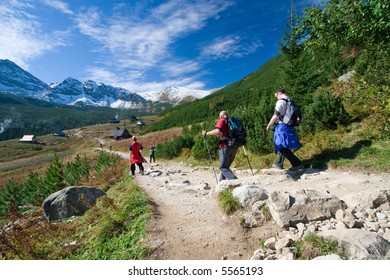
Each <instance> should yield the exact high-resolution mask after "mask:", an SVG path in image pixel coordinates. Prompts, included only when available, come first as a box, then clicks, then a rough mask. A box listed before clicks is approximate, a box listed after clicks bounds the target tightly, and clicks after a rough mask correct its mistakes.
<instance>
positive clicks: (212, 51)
mask: <svg viewBox="0 0 390 280" xmlns="http://www.w3.org/2000/svg"><path fill="white" fill-rule="evenodd" d="M248 41H249V40H247V39H246V38H243V37H241V36H238V35H227V36H223V37H219V38H216V39H215V40H214V41H213V42H211V43H210V44H209V45H206V46H204V47H203V48H202V51H201V53H202V56H203V57H204V58H206V59H209V60H216V59H227V58H231V57H243V56H245V55H248V54H251V53H254V52H255V51H256V50H257V49H258V48H259V47H261V46H263V44H262V43H261V42H260V41H256V40H255V41H252V42H248Z"/></svg>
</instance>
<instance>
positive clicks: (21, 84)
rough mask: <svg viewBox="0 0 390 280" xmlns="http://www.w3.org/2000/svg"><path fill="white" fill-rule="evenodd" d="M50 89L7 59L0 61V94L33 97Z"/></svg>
mask: <svg viewBox="0 0 390 280" xmlns="http://www.w3.org/2000/svg"><path fill="white" fill-rule="evenodd" d="M49 88H50V87H49V85H47V84H46V83H44V82H42V81H41V80H39V79H38V78H36V77H34V76H33V75H31V74H30V73H29V72H27V71H25V70H23V69H22V68H20V67H19V66H18V65H16V64H15V63H14V62H12V61H10V60H8V59H0V92H6V93H12V94H17V95H22V96H31V97H33V96H34V95H35V94H36V93H37V92H43V91H46V90H48V89H49Z"/></svg>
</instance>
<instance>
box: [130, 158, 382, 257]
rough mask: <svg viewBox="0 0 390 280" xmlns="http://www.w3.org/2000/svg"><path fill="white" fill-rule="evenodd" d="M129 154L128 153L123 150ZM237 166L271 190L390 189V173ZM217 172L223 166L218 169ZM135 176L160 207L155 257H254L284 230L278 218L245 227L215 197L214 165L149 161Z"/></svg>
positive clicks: (150, 240)
mask: <svg viewBox="0 0 390 280" xmlns="http://www.w3.org/2000/svg"><path fill="white" fill-rule="evenodd" d="M124 156H125V155H124ZM254 171H255V175H252V174H251V171H250V170H234V172H235V173H236V175H237V176H238V177H239V179H238V180H237V181H238V182H239V183H240V184H247V185H256V186H259V187H261V188H262V189H264V190H266V191H267V192H268V193H269V192H272V191H297V190H301V189H305V190H306V189H309V190H323V191H327V192H329V193H330V194H333V195H335V196H337V197H345V196H350V195H351V194H354V193H356V194H358V193H360V192H362V191H367V190H368V191H369V190H375V189H384V188H386V187H387V188H389V186H390V183H389V182H390V175H389V174H361V173H353V172H337V171H330V170H327V171H319V170H313V169H306V170H304V171H303V172H300V173H299V174H295V173H285V172H283V171H278V170H274V169H267V170H258V171H257V170H254ZM216 172H218V170H216ZM135 180H136V181H137V182H138V184H139V185H140V187H141V188H142V189H144V190H145V192H146V193H147V194H148V196H149V197H150V199H151V200H152V201H153V203H154V206H155V216H154V219H153V220H152V222H151V225H150V234H149V236H148V237H147V239H146V240H145V242H146V243H147V244H148V245H149V247H150V248H151V249H152V252H151V255H150V259H155V260H157V259H158V260H164V259H166V260H179V259H183V260H184V259H185V260H219V259H231V260H233V259H250V258H251V257H253V254H254V252H255V251H256V250H257V249H258V248H259V242H260V240H266V239H267V238H270V237H273V236H275V235H277V233H278V232H283V231H284V230H285V229H283V228H281V227H280V226H278V225H277V224H276V223H275V222H274V221H269V222H266V223H265V224H262V225H260V226H257V227H251V228H248V227H243V226H242V225H241V224H242V217H241V216H240V215H241V214H242V213H241V214H240V213H236V214H234V215H232V216H226V215H225V214H223V213H222V212H221V210H220V208H219V206H218V202H217V199H216V195H215V193H216V188H218V185H217V182H216V178H215V175H214V172H213V169H212V168H211V167H203V168H202V167H196V168H194V167H191V166H188V165H187V164H186V163H184V162H183V163H174V162H158V163H152V164H145V175H143V176H142V175H140V174H139V175H138V174H137V175H136V176H135Z"/></svg>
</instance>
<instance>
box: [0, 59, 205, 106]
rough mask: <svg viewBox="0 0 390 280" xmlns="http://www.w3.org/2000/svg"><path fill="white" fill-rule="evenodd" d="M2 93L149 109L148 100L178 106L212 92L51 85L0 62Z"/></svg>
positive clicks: (67, 102) (88, 83)
mask: <svg viewBox="0 0 390 280" xmlns="http://www.w3.org/2000/svg"><path fill="white" fill-rule="evenodd" d="M0 92H4V93H11V94H15V95H21V96H29V97H33V98H36V99H40V100H44V101H48V102H51V103H57V104H64V105H73V106H100V107H112V108H121V109H141V108H146V107H147V106H149V105H147V102H148V100H150V101H152V102H157V101H158V102H164V103H170V104H173V105H177V104H181V103H184V102H189V101H193V100H195V99H200V98H203V97H205V96H207V95H209V94H210V93H211V92H212V91H207V90H193V89H188V88H185V87H167V88H165V89H164V90H161V91H150V92H144V93H141V94H137V93H133V92H130V91H128V90H126V89H124V88H120V87H114V86H111V85H105V84H103V83H96V82H94V81H91V80H89V81H86V82H80V81H79V80H76V79H74V78H72V77H68V78H66V79H65V80H63V81H61V82H57V83H52V84H50V85H48V84H46V83H44V82H42V81H41V80H39V79H38V78H36V77H34V76H33V75H31V74H30V73H28V72H27V71H25V70H23V69H22V68H20V67H19V66H18V65H16V64H15V63H13V62H12V61H10V60H7V59H0Z"/></svg>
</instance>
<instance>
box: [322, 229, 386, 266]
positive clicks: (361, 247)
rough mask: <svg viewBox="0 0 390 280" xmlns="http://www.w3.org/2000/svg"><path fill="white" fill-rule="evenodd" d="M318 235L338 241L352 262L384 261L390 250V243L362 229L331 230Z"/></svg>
mask: <svg viewBox="0 0 390 280" xmlns="http://www.w3.org/2000/svg"><path fill="white" fill-rule="evenodd" d="M317 235H318V236H322V237H325V238H327V239H331V240H336V241H338V244H339V246H340V247H342V248H343V249H344V250H345V251H346V253H347V255H348V259H351V260H356V259H357V260H365V259H383V258H384V257H385V256H386V255H387V253H388V251H389V250H390V242H389V241H387V240H385V239H384V238H382V237H381V236H379V235H378V234H376V233H374V232H369V231H366V230H362V229H342V230H329V231H323V232H318V233H317Z"/></svg>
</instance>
